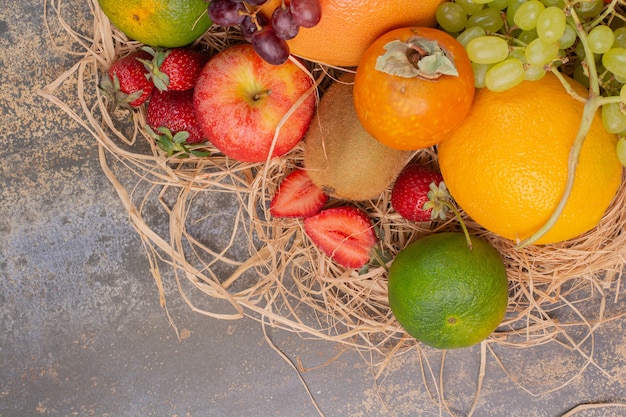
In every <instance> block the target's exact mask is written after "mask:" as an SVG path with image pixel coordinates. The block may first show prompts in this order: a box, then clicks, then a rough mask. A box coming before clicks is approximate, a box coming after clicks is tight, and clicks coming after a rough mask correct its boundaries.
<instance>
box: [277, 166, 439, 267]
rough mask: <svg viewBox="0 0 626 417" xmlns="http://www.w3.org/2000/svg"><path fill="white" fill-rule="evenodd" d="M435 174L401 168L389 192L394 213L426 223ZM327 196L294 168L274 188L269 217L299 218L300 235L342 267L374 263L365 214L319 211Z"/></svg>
mask: <svg viewBox="0 0 626 417" xmlns="http://www.w3.org/2000/svg"><path fill="white" fill-rule="evenodd" d="M442 181H443V178H442V177H441V174H440V173H439V172H437V171H435V170H433V169H431V168H428V167H425V166H421V165H419V164H417V163H412V164H409V165H407V166H406V167H405V168H404V169H403V171H402V172H401V173H400V175H399V176H398V178H397V179H396V182H395V183H394V185H393V188H392V191H391V204H392V206H393V208H394V210H395V211H396V212H397V213H398V214H400V215H401V216H402V217H404V218H405V219H407V220H410V221H416V222H425V221H430V220H431V216H432V209H424V205H425V204H426V203H427V202H428V201H429V196H428V192H429V191H430V190H431V188H430V186H431V184H432V183H434V184H436V185H439V184H440V183H441V182H442ZM329 200H330V197H329V196H328V195H326V194H325V193H324V191H323V190H322V189H320V188H319V187H317V186H316V185H315V184H314V183H313V181H311V179H310V177H309V176H308V175H307V173H306V171H305V170H303V169H299V168H296V169H295V170H294V171H292V172H291V173H290V174H288V175H287V176H286V177H285V178H284V179H283V180H282V182H281V183H280V185H279V187H278V190H277V192H276V194H275V195H274V197H273V199H272V201H271V203H270V213H271V215H272V216H274V217H283V218H302V219H303V223H304V231H305V233H306V234H307V236H308V237H309V238H310V239H311V241H312V242H313V243H314V244H315V245H317V247H318V248H319V249H320V250H321V251H322V252H323V253H324V254H326V255H327V256H329V257H330V258H332V259H333V260H334V261H335V262H337V263H338V264H340V265H342V266H344V267H346V268H361V267H363V266H366V265H367V264H369V263H370V262H371V261H373V262H378V261H380V259H378V258H377V257H378V256H382V252H378V254H377V253H376V251H377V244H378V242H379V237H378V236H377V235H376V232H375V231H374V228H373V225H372V222H371V220H370V218H369V216H368V215H367V213H366V212H365V211H363V210H362V209H360V208H358V207H357V206H355V205H352V204H341V205H339V206H336V205H332V207H328V208H325V206H326V205H327V203H328V202H329Z"/></svg>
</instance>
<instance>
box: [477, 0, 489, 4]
mask: <svg viewBox="0 0 626 417" xmlns="http://www.w3.org/2000/svg"><path fill="white" fill-rule="evenodd" d="M492 1H493V0H474V3H476V4H488V3H490V2H492Z"/></svg>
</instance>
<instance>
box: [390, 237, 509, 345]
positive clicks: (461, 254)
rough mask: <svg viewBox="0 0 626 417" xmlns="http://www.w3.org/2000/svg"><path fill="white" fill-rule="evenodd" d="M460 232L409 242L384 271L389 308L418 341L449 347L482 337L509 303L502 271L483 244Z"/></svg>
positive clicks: (490, 248) (491, 249)
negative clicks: (386, 276)
mask: <svg viewBox="0 0 626 417" xmlns="http://www.w3.org/2000/svg"><path fill="white" fill-rule="evenodd" d="M471 241H472V249H470V248H469V247H468V245H467V240H466V238H465V235H464V234H463V233H457V232H446V233H436V234H432V235H428V236H426V237H423V238H421V239H418V240H416V241H415V242H413V243H411V244H409V245H408V246H407V247H406V248H404V249H403V250H401V251H400V252H399V253H398V255H397V256H396V258H395V259H394V261H393V263H392V265H391V267H390V270H389V282H388V296H389V306H390V307H391V311H392V312H393V314H394V316H395V317H396V319H397V320H398V322H399V323H400V325H401V326H402V327H403V328H404V329H405V330H406V332H407V333H408V334H409V335H411V336H413V337H414V338H415V339H417V340H418V341H420V342H422V343H424V344H426V345H429V346H432V347H435V348H438V349H454V348H462V347H468V346H471V345H474V344H476V343H479V342H481V341H482V340H484V339H486V338H487V337H488V336H489V335H490V334H491V333H492V332H493V331H494V330H495V329H496V328H497V327H498V326H499V324H500V323H501V322H502V319H503V318H504V315H505V313H506V309H507V304H508V282H507V277H506V267H505V265H504V263H503V261H502V258H501V256H500V253H499V252H498V251H497V250H496V249H495V248H494V247H493V246H491V245H490V244H489V243H488V242H486V241H484V240H482V239H478V238H476V237H472V238H471Z"/></svg>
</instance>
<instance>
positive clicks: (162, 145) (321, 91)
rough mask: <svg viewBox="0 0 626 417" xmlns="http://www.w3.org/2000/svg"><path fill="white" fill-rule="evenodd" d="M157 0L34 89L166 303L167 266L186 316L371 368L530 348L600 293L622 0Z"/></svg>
mask: <svg viewBox="0 0 626 417" xmlns="http://www.w3.org/2000/svg"><path fill="white" fill-rule="evenodd" d="M169 3H170V5H169V6H171V7H170V8H168V7H166V6H160V7H163V9H154V10H153V9H149V8H147V6H146V5H145V4H144V2H143V1H142V0H133V1H124V2H122V1H116V0H100V1H99V2H95V0H93V2H92V5H91V7H92V11H93V14H94V36H93V39H90V41H85V40H84V37H83V36H82V35H78V34H77V33H76V32H74V31H72V30H71V28H69V27H67V28H66V29H67V31H68V33H70V34H71V36H72V37H73V39H74V40H75V41H76V42H78V43H80V45H81V46H82V47H84V49H85V53H84V57H83V59H82V60H81V61H80V62H79V63H77V64H76V65H75V66H74V67H73V68H71V69H70V70H68V71H67V72H66V73H65V74H63V76H61V77H60V78H59V79H58V80H57V81H55V82H54V83H52V84H51V85H49V86H48V87H47V88H46V89H44V91H43V92H42V94H43V95H44V96H45V97H47V98H48V99H50V100H52V101H54V102H56V103H57V104H59V106H61V107H62V108H63V109H64V110H65V111H66V112H67V113H68V114H70V115H71V116H72V117H73V118H74V119H75V120H77V121H79V123H82V124H83V126H85V128H86V129H87V130H88V131H89V132H91V133H92V134H93V136H94V137H95V138H96V139H97V143H98V146H99V149H100V156H101V162H102V167H103V170H104V172H105V174H106V175H107V176H108V177H109V179H110V180H111V182H112V184H113V185H114V186H115V188H116V190H117V191H118V194H119V195H120V198H121V200H122V202H123V203H124V204H125V206H126V208H127V209H128V211H129V215H130V216H129V218H130V221H131V223H132V224H133V226H134V227H135V228H136V229H137V230H138V232H139V234H140V236H141V237H142V239H143V241H144V243H145V245H146V250H147V253H148V256H149V259H150V261H151V264H152V266H153V270H152V272H153V275H154V277H155V279H156V282H157V285H158V287H159V289H160V291H161V295H162V302H163V303H165V298H164V294H165V290H164V282H163V278H164V273H163V272H162V269H161V268H162V266H160V265H162V264H163V263H165V264H167V265H169V266H171V269H172V271H173V274H174V276H175V279H176V282H177V285H178V287H179V289H180V291H181V294H182V295H183V296H184V298H185V300H186V301H187V302H188V303H189V305H190V306H191V307H192V308H193V309H194V310H196V311H198V312H200V313H203V314H206V315H209V316H213V317H218V318H236V317H241V316H243V315H250V316H252V317H255V318H257V319H259V320H262V321H264V322H268V323H271V324H272V325H274V326H276V327H280V328H285V329H289V330H291V331H295V332H299V333H303V334H306V335H313V336H315V337H320V338H325V339H330V340H335V341H340V342H342V343H345V344H347V345H350V346H354V347H357V348H360V349H370V350H374V351H377V352H380V353H383V354H384V355H390V354H393V353H396V352H400V351H403V350H406V349H409V348H411V347H414V346H416V345H417V344H418V341H417V340H419V341H421V342H423V343H424V344H427V345H431V346H435V347H438V348H454V347H461V346H467V345H472V344H475V343H478V342H481V341H482V340H484V339H485V338H488V339H487V340H488V341H491V342H494V343H502V344H507V345H533V344H541V343H544V342H546V341H547V340H551V339H552V338H555V337H557V336H558V335H559V334H563V333H566V332H567V331H568V330H567V328H566V327H564V326H561V325H560V324H559V320H558V318H557V317H555V316H554V315H553V314H546V313H545V310H544V309H546V308H548V307H549V308H550V309H551V310H552V309H554V310H558V309H559V308H563V309H568V308H571V306H572V303H574V302H580V300H587V299H593V298H594V297H596V296H597V291H600V297H601V298H602V299H603V300H604V298H605V297H606V296H607V294H608V292H609V291H613V290H615V291H616V290H617V288H618V287H619V285H620V277H621V273H622V268H623V266H624V263H626V262H624V259H626V234H625V233H624V227H625V225H626V215H625V214H624V212H625V210H624V208H625V207H626V187H625V186H624V181H623V165H622V163H624V161H625V160H626V156H625V155H624V152H625V150H626V146H625V145H624V143H625V142H624V141H625V139H624V135H625V134H626V110H625V106H626V103H625V98H626V87H624V82H625V80H626V72H624V71H625V69H626V21H625V20H626V13H625V12H624V4H623V3H621V0H620V1H618V0H612V1H610V2H608V3H606V4H605V3H603V2H602V1H601V0H592V1H587V0H585V1H573V2H570V1H565V2H563V1H560V0H545V1H542V2H541V1H538V0H490V1H489V0H487V1H485V0H480V1H477V0H473V1H472V0H455V1H445V2H442V1H424V2H415V1H413V0H406V1H397V2H395V3H397V4H395V5H394V7H393V10H389V8H388V7H386V6H385V4H387V3H392V2H383V1H377V0H372V1H369V2H363V3H361V2H358V4H352V5H348V3H346V2H343V3H341V4H342V6H337V5H336V4H334V3H333V2H329V1H325V0H291V1H284V0H269V1H265V0H254V1H253V0H244V1H238V0H211V1H209V2H204V1H203V0H202V1H201V0H177V1H171V2H169ZM54 5H55V7H54V9H55V10H56V12H57V15H58V16H59V19H60V20H61V22H62V23H63V20H62V19H61V17H60V16H61V2H60V1H57V2H56V3H54ZM416 5H417V6H416ZM348 6H350V8H349V10H345V9H341V7H343V8H345V7H348ZM334 7H336V8H339V9H337V10H335V9H333V8H334ZM181 10H184V11H185V13H183V14H182V15H181V14H177V13H176V12H178V11H181ZM403 11H406V13H404V12H403ZM148 12H150V13H148ZM364 13H365V14H367V16H368V18H365V17H363V16H364V15H363V14H364ZM347 17H349V18H347ZM338 27H341V28H342V30H343V28H345V29H346V32H345V36H343V35H338V34H337V33H335V32H336V31H337V30H339V29H337V28H338ZM157 28H158V29H157ZM156 32H158V33H156ZM168 33H172V34H174V33H176V36H173V35H172V37H171V38H170V39H169V40H171V42H170V41H169V40H168V41H164V40H163V36H165V35H167V34H168ZM157 34H158V35H159V36H156V35H157ZM586 57H591V58H593V59H588V58H586ZM344 58H345V59H344ZM73 78H76V79H77V85H78V86H79V90H80V91H79V93H78V99H79V100H78V109H76V108H72V107H70V106H69V105H67V104H66V103H64V102H63V101H62V100H61V99H60V98H59V97H58V95H57V94H55V93H56V91H57V90H60V89H62V88H63V86H64V85H65V84H66V83H68V81H69V80H71V79H73ZM620 161H621V162H622V163H620ZM222 196H226V197H228V198H230V199H231V203H232V201H235V202H236V207H235V209H234V212H233V213H231V214H230V215H227V216H226V217H227V218H228V219H229V220H228V221H224V220H223V219H222V220H220V216H219V214H220V213H212V212H207V210H206V208H207V205H210V204H218V205H219V204H222V203H220V201H221V200H220V198H222ZM224 204H227V203H224ZM228 204H230V203H228ZM155 209H156V210H157V211H159V210H160V213H161V216H155V215H154V214H151V212H150V210H155ZM222 217H223V216H222ZM216 224H220V225H221V226H222V228H220V230H223V227H227V228H229V229H230V230H232V232H231V233H230V235H228V236H221V237H215V239H214V240H215V241H217V240H220V241H223V242H224V243H223V245H222V247H217V246H215V244H214V242H213V241H212V239H211V238H210V237H207V236H206V235H205V234H206V233H210V231H211V230H212V228H214V227H215V225H216ZM460 231H463V232H464V233H460ZM463 234H465V235H466V237H467V239H465V238H464V239H461V240H460V242H461V244H460V246H459V239H457V237H458V236H462V235H463ZM470 235H471V237H470ZM241 240H244V241H245V242H246V244H245V245H246V250H247V253H245V254H244V255H242V253H241V252H240V251H237V250H236V244H235V243H234V242H235V241H241ZM451 268H452V269H451ZM430 271H433V274H431V273H430ZM435 271H438V272H437V273H438V274H439V275H437V274H435ZM503 274H504V275H506V280H502V279H501V278H502V277H503V276H504V275H503ZM433 277H434V278H433ZM437 277H439V278H437ZM444 278H445V279H444ZM429 279H430V281H429ZM503 282H504V285H503ZM192 290H193V291H192ZM191 291H192V292H193V294H192V293H191ZM503 291H504V292H503ZM197 294H200V295H201V296H209V297H210V298H212V299H216V300H222V301H225V302H226V303H227V305H228V306H229V307H230V308H231V309H234V311H231V312H224V311H223V310H221V309H220V308H221V307H220V308H218V309H217V310H212V309H211V306H206V307H205V303H204V302H203V301H202V300H201V298H202V297H198V296H197ZM495 300H497V302H496V301H495ZM503 300H504V301H506V302H503ZM491 301H493V302H491ZM428 302H430V304H428ZM427 304H428V305H427ZM576 311H578V310H576ZM604 311H605V310H604V308H600V307H598V309H596V310H595V313H594V314H595V316H594V317H593V319H588V318H587V317H584V316H580V317H579V319H580V320H579V321H578V322H577V323H575V324H573V326H576V325H580V326H582V327H584V328H587V329H588V331H589V332H591V331H593V326H591V325H590V322H591V321H593V322H594V323H599V322H602V321H604V320H608V319H609V317H604ZM457 313H459V314H457ZM619 314H621V313H619ZM396 316H397V317H396ZM613 318H614V317H613ZM397 319H400V320H402V325H400V323H399V322H398V320H397ZM425 323H427V324H429V326H430V327H429V328H428V329H424V327H423V325H424V324H425ZM405 329H406V330H405ZM407 331H408V332H407ZM422 335H424V336H422ZM476 335H479V337H476ZM416 338H417V339H416Z"/></svg>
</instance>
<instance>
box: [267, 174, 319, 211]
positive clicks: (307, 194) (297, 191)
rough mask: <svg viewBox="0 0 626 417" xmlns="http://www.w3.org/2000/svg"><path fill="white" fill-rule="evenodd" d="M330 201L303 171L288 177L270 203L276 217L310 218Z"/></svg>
mask: <svg viewBox="0 0 626 417" xmlns="http://www.w3.org/2000/svg"><path fill="white" fill-rule="evenodd" d="M327 201H328V196H327V195H326V194H324V192H323V191H322V189H321V188H319V187H318V186H317V185H315V184H314V183H313V181H311V178H310V177H309V175H308V174H307V173H306V171H305V170H303V169H296V170H294V171H292V172H291V173H290V174H289V175H287V176H286V177H285V178H284V179H283V180H282V182H281V183H280V185H279V187H278V191H277V192H276V194H275V195H274V198H272V201H271V203H270V213H271V214H272V216H274V217H308V216H312V215H313V214H316V213H318V212H319V211H320V210H321V209H322V207H324V204H326V202H327Z"/></svg>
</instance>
